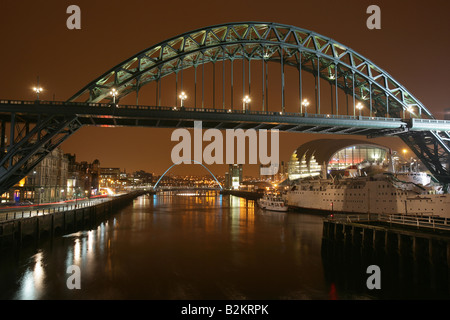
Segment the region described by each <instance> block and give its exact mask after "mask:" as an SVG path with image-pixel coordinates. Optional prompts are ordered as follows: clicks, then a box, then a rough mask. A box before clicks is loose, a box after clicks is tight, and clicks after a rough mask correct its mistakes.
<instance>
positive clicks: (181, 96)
mask: <svg viewBox="0 0 450 320" xmlns="http://www.w3.org/2000/svg"><path fill="white" fill-rule="evenodd" d="M179 98H180V99H181V107H183V101H184V100H186V99H187V95H186V93H185V92H184V91H183V92H181V94H180V95H179Z"/></svg>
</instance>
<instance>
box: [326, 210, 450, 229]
mask: <svg viewBox="0 0 450 320" xmlns="http://www.w3.org/2000/svg"><path fill="white" fill-rule="evenodd" d="M326 219H327V220H329V221H336V222H339V223H348V224H350V223H377V222H381V223H384V224H389V225H403V226H408V227H417V228H427V229H433V230H435V231H436V230H442V231H450V218H447V217H441V216H434V215H406V214H379V213H368V214H331V215H329V216H328V217H327V218H326Z"/></svg>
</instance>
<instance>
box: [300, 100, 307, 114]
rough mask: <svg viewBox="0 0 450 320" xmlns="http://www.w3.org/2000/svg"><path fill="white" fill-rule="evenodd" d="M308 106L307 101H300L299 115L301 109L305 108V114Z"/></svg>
mask: <svg viewBox="0 0 450 320" xmlns="http://www.w3.org/2000/svg"><path fill="white" fill-rule="evenodd" d="M308 106H309V101H308V100H306V99H304V100H303V101H302V103H301V104H300V113H303V108H302V107H305V113H306V108H308Z"/></svg>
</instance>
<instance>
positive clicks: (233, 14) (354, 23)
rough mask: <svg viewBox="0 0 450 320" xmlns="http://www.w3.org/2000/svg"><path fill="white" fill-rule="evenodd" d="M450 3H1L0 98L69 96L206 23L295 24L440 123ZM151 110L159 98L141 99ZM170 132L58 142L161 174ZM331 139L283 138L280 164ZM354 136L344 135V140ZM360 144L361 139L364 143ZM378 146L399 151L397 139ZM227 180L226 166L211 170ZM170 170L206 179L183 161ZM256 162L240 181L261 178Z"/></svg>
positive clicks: (95, 134) (125, 132)
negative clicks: (377, 71)
mask: <svg viewBox="0 0 450 320" xmlns="http://www.w3.org/2000/svg"><path fill="white" fill-rule="evenodd" d="M72 4H76V5H78V6H79V7H80V8H81V30H69V29H67V27H66V20H67V18H68V17H69V14H67V13H66V9H67V7H68V6H69V5H72ZM371 4H376V5H378V6H380V8H381V30H369V29H368V28H367V27H366V20H367V18H368V16H369V15H368V14H366V9H367V7H368V6H369V5H371ZM449 15H450V2H449V1H445V0H428V1H406V0H401V1H398V0H396V1H392V0H391V1H365V0H341V1H334V0H333V1H332V0H326V1H320V0H316V1H301V0H296V1H291V0H288V1H268V0H260V1H246V0H239V1H234V0H232V1H227V2H225V1H215V0H210V1H200V0H199V1H143V0H139V1H138V0H127V1H124V0H122V1H117V0H109V1H103V0H94V1H92V0H90V1H80V0H74V1H63V0H58V1H55V0H46V1H12V0H1V2H0V26H1V28H0V39H1V51H0V57H1V59H0V61H1V63H0V84H1V85H0V98H1V99H3V98H4V99H24V100H33V99H34V98H35V94H34V92H33V91H32V88H33V86H35V85H36V78H37V76H38V75H39V77H40V85H41V86H42V87H43V88H44V90H45V91H44V92H43V93H42V94H41V99H43V100H45V99H47V100H52V99H53V98H54V99H55V100H67V99H68V98H70V97H71V96H72V95H73V94H74V93H76V92H77V91H78V90H80V89H81V88H82V87H84V86H85V85H86V84H88V83H89V82H91V81H92V80H94V79H95V78H97V77H98V76H100V75H101V74H103V73H104V72H106V71H107V70H109V69H110V68H112V67H113V66H115V65H117V64H119V63H120V62H122V61H123V60H125V59H127V58H129V57H130V56H132V55H134V54H136V53H137V52H139V51H141V50H143V49H146V48H148V47H150V46H152V45H154V44H156V43H158V42H161V41H163V40H166V39H168V38H170V37H173V36H176V35H178V34H181V33H184V32H187V31H190V30H194V29H197V28H202V27H206V26H210V25H215V24H220V23H227V22H240V21H263V22H277V23H282V24H288V25H294V26H297V27H300V28H304V29H308V30H312V31H315V32H317V33H319V34H322V35H324V36H327V37H330V38H332V39H334V40H336V41H338V42H340V43H343V44H344V45H347V46H348V47H350V48H352V49H353V50H355V51H356V52H358V53H360V54H361V55H363V56H364V57H366V58H368V59H369V60H371V61H373V62H374V63H375V64H376V65H377V66H379V67H380V68H382V69H384V70H385V71H387V72H388V73H389V74H390V75H391V76H392V77H393V78H394V79H396V80H397V81H398V82H399V83H401V84H402V85H403V86H405V87H406V88H407V90H409V91H410V92H411V93H412V94H413V95H414V96H415V97H416V98H418V99H419V100H420V101H421V102H422V103H423V104H424V105H425V106H426V107H427V108H428V109H429V110H430V111H431V112H432V113H433V114H434V116H435V117H436V118H438V119H442V118H443V113H442V112H443V110H444V109H445V108H449V107H450V99H449V98H448V91H449V89H450V77H449V74H450V68H449V65H448V57H449V52H450V37H449V31H450V19H449V18H448V17H449ZM140 103H141V104H152V103H153V101H140ZM171 132H172V129H150V128H95V127H85V128H82V129H81V130H79V131H78V132H76V133H75V134H74V135H73V136H72V137H71V138H70V139H69V140H67V141H65V142H64V143H63V144H62V149H63V150H64V152H67V153H75V154H76V155H77V160H78V161H82V160H86V161H93V160H94V159H99V160H100V163H101V166H104V167H120V168H122V169H126V171H127V172H132V171H134V170H139V169H142V170H146V171H149V172H154V173H155V174H161V173H162V172H164V170H165V169H167V168H168V167H169V166H170V165H171V164H172V162H171V158H170V153H171V149H172V147H173V146H174V145H175V144H176V143H175V142H172V141H171V140H170V135H171ZM330 137H332V138H342V137H339V136H329V135H317V134H316V135H310V134H308V135H307V134H298V133H297V134H292V133H290V134H287V133H282V134H281V135H280V158H281V160H285V161H288V160H289V157H290V155H291V153H292V152H293V151H294V150H295V149H296V148H297V147H298V146H299V145H300V144H302V143H303V142H306V141H309V140H312V139H320V138H330ZM346 138H348V136H347V137H346ZM361 139H365V138H364V137H361ZM374 142H378V143H381V144H385V145H388V146H390V147H392V148H395V149H401V148H403V144H402V143H401V141H400V139H396V138H380V139H375V140H374ZM211 170H212V171H213V173H215V174H217V175H222V174H223V173H224V172H225V170H226V168H225V166H220V165H216V166H211ZM173 173H174V174H185V173H192V174H206V171H205V170H204V169H202V168H201V167H200V166H199V165H183V166H178V167H177V168H176V169H174V170H173ZM257 173H258V170H257V166H247V167H245V168H244V175H257Z"/></svg>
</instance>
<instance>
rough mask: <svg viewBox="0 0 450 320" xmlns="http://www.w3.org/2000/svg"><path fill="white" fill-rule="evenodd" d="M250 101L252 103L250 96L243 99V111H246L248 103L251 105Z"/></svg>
mask: <svg viewBox="0 0 450 320" xmlns="http://www.w3.org/2000/svg"><path fill="white" fill-rule="evenodd" d="M250 101H252V100H251V99H250V97H249V96H245V97H244V99H242V111H245V109H246V108H245V105H246V104H247V103H249V102H250Z"/></svg>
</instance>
